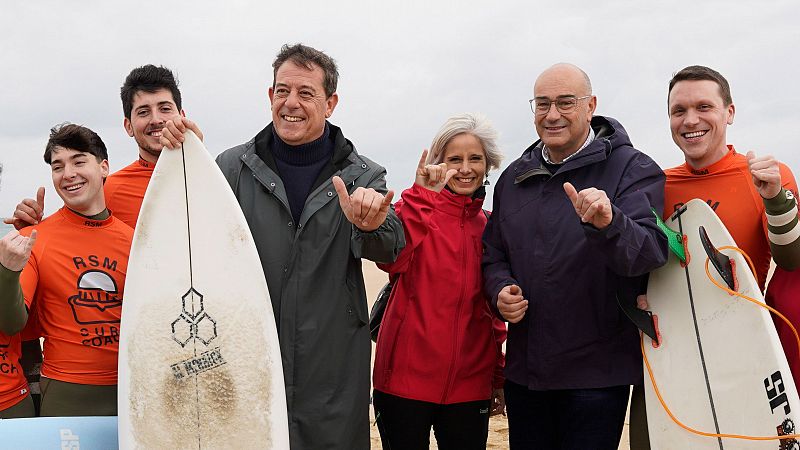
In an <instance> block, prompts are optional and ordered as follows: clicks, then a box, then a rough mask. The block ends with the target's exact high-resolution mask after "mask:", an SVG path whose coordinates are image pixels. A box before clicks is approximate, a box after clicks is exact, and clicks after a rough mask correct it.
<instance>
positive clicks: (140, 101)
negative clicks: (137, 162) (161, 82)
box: [124, 88, 183, 162]
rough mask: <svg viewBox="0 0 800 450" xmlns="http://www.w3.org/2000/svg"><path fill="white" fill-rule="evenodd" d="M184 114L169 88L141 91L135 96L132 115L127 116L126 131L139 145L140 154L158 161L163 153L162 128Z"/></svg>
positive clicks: (149, 159)
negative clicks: (169, 121)
mask: <svg viewBox="0 0 800 450" xmlns="http://www.w3.org/2000/svg"><path fill="white" fill-rule="evenodd" d="M181 115H183V111H181V110H179V109H178V106H177V105H176V104H175V100H174V99H173V98H172V93H171V92H170V91H169V90H168V89H163V88H162V89H158V90H157V91H155V92H145V91H139V92H137V93H136V94H134V96H133V108H132V110H131V117H130V118H127V117H126V118H125V122H124V125H125V131H127V132H128V136H130V137H132V138H134V139H135V140H136V144H138V145H139V156H141V157H142V159H144V160H146V161H149V162H156V161H157V160H158V156H159V155H160V154H161V149H162V148H164V146H163V145H161V142H160V141H159V139H160V138H161V129H163V128H164V125H165V124H166V123H167V121H168V120H171V119H175V118H176V117H179V116H181Z"/></svg>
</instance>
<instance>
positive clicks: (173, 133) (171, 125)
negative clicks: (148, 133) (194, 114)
mask: <svg viewBox="0 0 800 450" xmlns="http://www.w3.org/2000/svg"><path fill="white" fill-rule="evenodd" d="M186 130H192V131H194V134H196V135H197V138H198V139H200V141H201V142H202V140H203V133H202V132H201V131H200V128H199V127H198V126H197V124H196V123H194V122H192V121H191V120H189V119H187V118H186V117H183V116H177V117H176V118H174V119H172V120H168V121H167V123H165V124H164V128H163V129H162V130H161V139H160V141H161V145H163V146H164V147H166V148H181V144H182V143H183V141H184V140H186V138H185V137H184V135H183V134H184V133H186Z"/></svg>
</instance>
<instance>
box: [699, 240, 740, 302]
mask: <svg viewBox="0 0 800 450" xmlns="http://www.w3.org/2000/svg"><path fill="white" fill-rule="evenodd" d="M700 242H702V243H703V249H704V250H705V251H706V255H708V259H709V260H710V261H711V265H713V266H714V268H715V269H717V273H719V275H720V276H721V277H722V279H723V280H724V281H725V284H727V285H728V288H730V290H732V291H735V290H736V275H735V274H734V271H733V264H731V259H730V258H728V257H727V256H725V255H723V254H722V253H721V252H720V251H719V250H717V247H715V246H714V244H712V243H711V239H709V237H708V233H707V232H706V229H705V228H704V227H703V226H700Z"/></svg>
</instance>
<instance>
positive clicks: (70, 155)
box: [50, 147, 108, 216]
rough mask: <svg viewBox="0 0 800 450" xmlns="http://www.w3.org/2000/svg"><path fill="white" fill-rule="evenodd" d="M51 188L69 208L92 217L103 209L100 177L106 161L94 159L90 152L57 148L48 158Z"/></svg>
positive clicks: (104, 206)
mask: <svg viewBox="0 0 800 450" xmlns="http://www.w3.org/2000/svg"><path fill="white" fill-rule="evenodd" d="M50 171H51V174H52V177H53V187H55V189H56V192H57V193H58V196H59V197H61V199H62V200H63V201H64V204H65V205H66V206H67V207H68V208H69V209H71V210H73V211H75V212H78V213H80V214H83V215H84V216H93V215H95V214H99V213H101V212H103V210H105V209H106V203H105V197H104V196H103V180H104V179H105V178H106V177H107V176H108V161H107V160H105V159H104V160H102V161H99V162H98V161H97V158H96V157H95V156H94V155H92V154H91V153H86V152H79V151H77V150H72V149H69V148H64V147H56V148H55V149H53V153H52V156H51V160H50Z"/></svg>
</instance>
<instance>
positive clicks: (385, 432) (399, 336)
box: [373, 114, 506, 450]
mask: <svg viewBox="0 0 800 450" xmlns="http://www.w3.org/2000/svg"><path fill="white" fill-rule="evenodd" d="M496 135H497V133H496V132H495V130H494V129H493V128H492V126H491V124H489V122H488V121H487V120H486V119H485V118H483V117H482V116H476V115H472V114H462V115H458V116H454V117H451V118H450V119H448V120H447V122H446V123H445V124H444V125H443V126H442V128H441V129H440V130H439V132H438V133H437V134H436V137H435V138H434V139H433V143H432V144H431V149H430V152H428V151H427V150H426V151H424V152H423V153H422V158H420V161H419V165H418V167H417V173H416V181H415V183H414V185H413V186H412V187H411V188H409V189H407V190H405V191H404V192H403V194H402V198H401V200H400V201H398V202H397V204H396V205H395V210H396V212H397V215H398V217H400V219H401V221H402V222H403V227H404V230H405V235H406V247H405V248H404V249H403V251H402V252H401V253H400V255H399V256H398V258H397V261H395V262H394V263H393V264H388V265H381V266H380V267H381V268H382V269H383V270H385V271H387V272H389V275H390V278H391V279H392V280H395V283H394V288H393V289H392V296H391V298H390V300H389V304H388V306H387V310H386V313H385V315H384V317H383V320H382V323H381V328H380V334H379V335H378V346H377V351H376V354H375V368H374V372H373V384H374V387H375V391H374V394H373V405H374V408H375V417H376V421H377V424H378V429H379V431H380V433H381V441H382V442H383V448H384V449H385V450H401V449H427V448H428V446H429V436H430V430H431V427H433V430H434V433H435V436H436V441H437V443H438V446H439V448H440V449H459V450H464V449H485V448H486V439H487V434H488V426H489V415H490V414H497V413H501V412H503V411H504V407H505V402H504V400H503V391H502V386H503V376H502V369H503V364H504V356H503V353H502V344H503V341H505V336H506V328H505V324H504V323H503V322H502V321H500V320H498V319H497V318H495V317H494V315H493V314H492V313H491V311H490V309H489V305H488V303H487V297H486V295H485V294H484V292H483V280H482V276H481V264H480V263H481V254H482V251H483V250H482V249H483V247H482V244H481V235H482V234H483V229H484V227H485V226H486V214H485V213H484V212H483V210H482V205H483V199H484V197H485V195H486V191H485V189H484V187H483V185H484V180H486V176H487V173H488V171H489V170H490V169H494V168H498V167H499V165H500V159H501V155H500V152H499V150H498V149H497V144H496Z"/></svg>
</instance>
